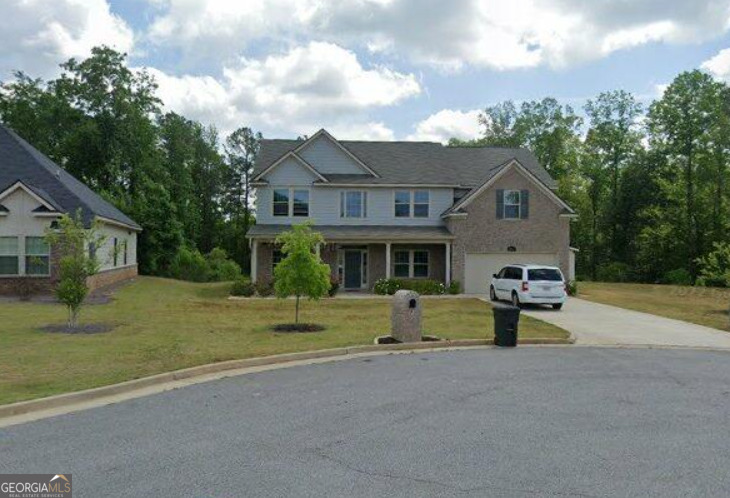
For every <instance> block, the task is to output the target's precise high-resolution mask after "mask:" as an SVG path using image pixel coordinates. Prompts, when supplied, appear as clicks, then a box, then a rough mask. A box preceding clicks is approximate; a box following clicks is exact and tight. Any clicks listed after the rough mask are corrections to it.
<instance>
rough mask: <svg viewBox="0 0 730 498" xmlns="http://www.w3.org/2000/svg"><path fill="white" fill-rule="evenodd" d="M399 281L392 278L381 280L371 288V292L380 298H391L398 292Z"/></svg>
mask: <svg viewBox="0 0 730 498" xmlns="http://www.w3.org/2000/svg"><path fill="white" fill-rule="evenodd" d="M400 288H401V287H400V281H399V280H396V279H394V278H381V279H380V280H378V281H377V282H375V285H374V286H373V292H375V293H376V294H379V295H381V296H392V295H393V294H395V293H396V291H398V290H400Z"/></svg>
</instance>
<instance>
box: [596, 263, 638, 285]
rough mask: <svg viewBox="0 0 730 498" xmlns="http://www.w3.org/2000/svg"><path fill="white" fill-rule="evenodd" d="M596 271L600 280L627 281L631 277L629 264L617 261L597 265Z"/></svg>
mask: <svg viewBox="0 0 730 498" xmlns="http://www.w3.org/2000/svg"><path fill="white" fill-rule="evenodd" d="M596 273H597V277H598V280H599V281H601V282H628V281H629V280H630V279H631V268H630V267H629V265H627V264H626V263H619V262H618V261H614V262H612V263H606V264H604V265H601V266H599V267H598V271H597V272H596Z"/></svg>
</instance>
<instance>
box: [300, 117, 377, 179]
mask: <svg viewBox="0 0 730 498" xmlns="http://www.w3.org/2000/svg"><path fill="white" fill-rule="evenodd" d="M294 151H295V152H296V153H297V154H298V155H299V156H300V157H302V158H304V159H305V160H307V162H309V164H311V165H312V166H313V167H314V168H316V169H317V171H319V172H320V173H322V174H340V175H357V174H360V175H362V174H366V175H370V176H375V177H377V176H378V174H377V173H376V172H375V171H373V169H372V168H370V167H369V166H368V165H367V164H365V163H364V162H363V161H361V160H360V158H358V157H357V156H355V155H354V154H353V153H352V152H351V151H350V150H349V149H348V148H347V147H345V146H344V145H342V143H340V142H339V141H338V140H337V139H335V138H334V137H333V136H332V135H330V134H329V133H327V131H326V130H324V129H322V130H319V131H318V132H317V133H315V134H314V135H312V137H310V138H309V139H308V140H305V141H304V142H303V143H302V144H301V145H300V146H298V147H297V148H296V149H294Z"/></svg>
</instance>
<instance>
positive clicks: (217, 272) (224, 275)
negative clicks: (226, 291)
mask: <svg viewBox="0 0 730 498" xmlns="http://www.w3.org/2000/svg"><path fill="white" fill-rule="evenodd" d="M207 260H208V267H209V275H208V278H209V279H210V281H212V282H228V281H230V280H236V279H237V278H238V277H240V276H241V267H240V266H238V263H236V262H235V261H233V260H230V259H228V254H226V251H224V250H223V249H221V248H219V247H216V248H214V249H213V250H212V251H210V253H209V254H208V257H207Z"/></svg>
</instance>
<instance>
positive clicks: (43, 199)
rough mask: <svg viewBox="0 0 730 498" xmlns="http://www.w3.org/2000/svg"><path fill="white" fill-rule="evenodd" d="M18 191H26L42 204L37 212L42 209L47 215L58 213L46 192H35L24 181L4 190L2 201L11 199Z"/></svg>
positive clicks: (1, 194) (1, 195) (0, 199)
mask: <svg viewBox="0 0 730 498" xmlns="http://www.w3.org/2000/svg"><path fill="white" fill-rule="evenodd" d="M18 190H22V191H24V192H25V193H26V194H27V195H29V196H30V197H32V198H33V200H35V201H36V202H38V203H39V204H40V206H38V207H37V208H36V210H38V209H41V208H42V209H43V210H44V212H46V213H56V212H58V209H57V208H56V206H55V205H54V204H55V203H54V202H53V200H52V199H50V198H47V195H44V194H45V193H44V192H42V191H41V192H36V191H34V189H31V188H30V187H28V186H27V185H26V184H25V183H23V182H22V181H17V182H15V183H14V184H12V185H10V186H9V187H8V188H6V189H5V190H3V191H2V192H0V201H2V200H3V199H5V198H7V197H9V196H10V195H11V194H13V193H15V192H16V191H18Z"/></svg>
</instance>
